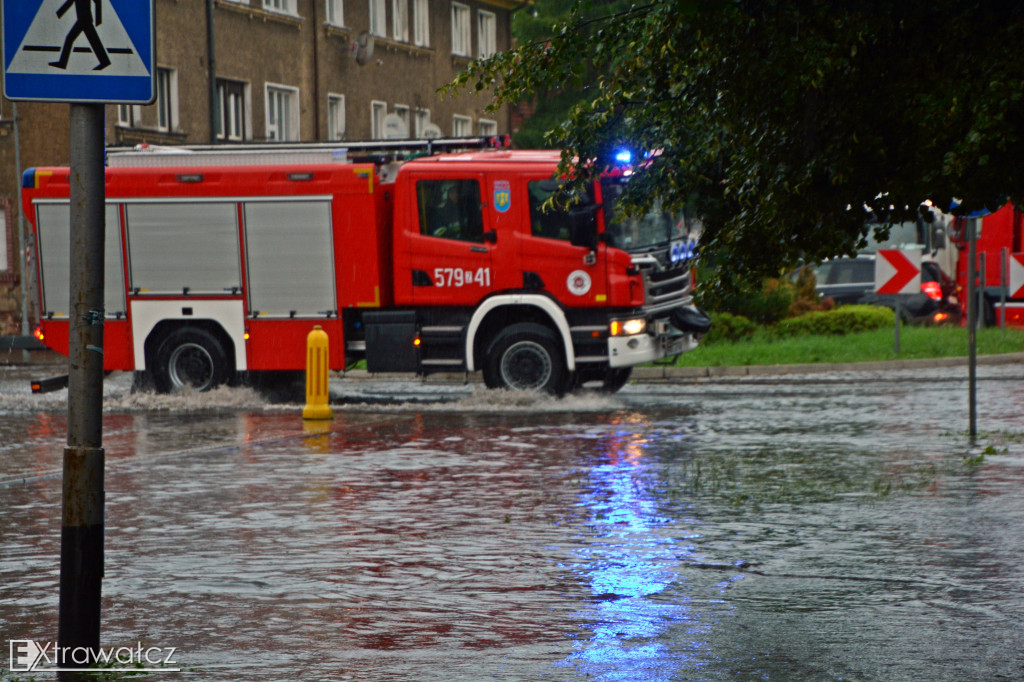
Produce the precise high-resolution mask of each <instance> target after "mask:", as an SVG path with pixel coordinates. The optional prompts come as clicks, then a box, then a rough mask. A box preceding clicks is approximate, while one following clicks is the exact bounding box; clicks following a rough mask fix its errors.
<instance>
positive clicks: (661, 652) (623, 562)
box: [560, 423, 710, 681]
mask: <svg viewBox="0 0 1024 682" xmlns="http://www.w3.org/2000/svg"><path fill="white" fill-rule="evenodd" d="M627 426H633V428H625V429H620V430H618V431H617V432H615V433H613V434H611V436H610V437H608V438H607V439H606V441H607V447H606V448H604V449H603V461H600V462H596V463H595V464H594V465H593V466H592V467H591V468H590V470H589V472H588V485H586V486H585V487H584V489H583V490H582V492H581V493H580V498H579V502H578V507H579V508H580V509H582V510H585V511H586V512H587V513H588V514H589V520H588V522H587V523H586V524H585V525H586V527H587V530H588V531H589V532H588V534H587V535H588V536H587V537H585V538H581V539H580V544H581V547H580V548H579V549H577V550H576V551H575V552H574V554H575V558H576V561H575V562H574V563H572V564H571V565H570V566H569V567H568V568H569V569H570V570H572V571H573V572H574V573H575V574H576V575H578V576H579V578H580V579H581V580H582V581H584V582H587V583H589V585H590V588H591V593H592V595H593V605H592V606H591V607H590V608H589V609H587V610H584V611H581V612H579V613H578V614H577V618H578V620H579V621H581V624H582V625H583V626H584V627H585V628H586V629H588V630H590V631H591V632H592V635H591V637H590V638H589V639H587V640H586V641H580V642H578V643H577V644H576V647H575V648H576V651H574V652H573V653H572V654H571V655H570V656H569V657H568V658H567V659H566V660H564V661H562V662H561V664H560V667H568V668H572V669H574V670H575V672H576V673H577V674H579V675H580V676H585V677H588V678H591V679H602V680H637V679H641V680H650V681H654V680H669V679H673V678H675V677H676V676H677V675H678V674H679V672H680V670H681V669H689V670H691V671H692V670H694V669H695V668H699V667H700V665H701V664H700V661H699V660H698V657H696V656H695V654H696V653H697V652H700V651H702V650H703V652H704V655H705V656H706V655H707V651H706V650H707V648H708V647H707V645H706V642H707V635H708V634H709V632H710V624H709V623H708V622H705V619H704V618H703V617H702V614H701V612H700V611H698V610H697V606H698V604H707V603H708V601H707V600H697V601H694V600H692V599H691V598H690V597H688V596H686V594H685V585H684V584H683V581H684V580H685V576H684V574H683V572H682V570H681V568H682V567H683V566H684V565H685V564H687V563H691V562H692V561H694V558H695V557H694V552H695V548H694V546H693V544H692V541H693V540H694V539H696V538H699V535H697V533H696V532H694V530H693V526H694V525H696V521H695V520H693V519H680V518H669V517H667V516H666V515H665V514H664V512H663V510H662V509H660V508H659V507H660V503H659V500H658V499H657V497H656V492H655V491H654V490H652V486H650V485H649V484H648V482H649V481H650V480H652V477H655V476H656V474H657V468H658V464H657V462H653V461H649V455H650V453H649V452H648V449H649V448H650V446H651V445H652V442H653V441H654V440H655V439H656V438H657V437H658V436H657V430H655V429H651V428H650V424H644V423H634V424H631V425H629V424H627ZM681 524H683V525H686V526H688V527H687V528H685V529H684V528H680V525H681ZM684 633H685V634H684ZM680 636H682V637H683V638H684V640H685V641H680V640H679V638H680Z"/></svg>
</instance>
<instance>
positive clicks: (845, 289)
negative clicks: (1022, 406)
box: [814, 254, 960, 325]
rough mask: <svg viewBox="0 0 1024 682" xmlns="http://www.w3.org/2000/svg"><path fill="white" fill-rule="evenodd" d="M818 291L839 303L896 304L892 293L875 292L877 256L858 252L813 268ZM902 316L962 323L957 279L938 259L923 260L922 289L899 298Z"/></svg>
mask: <svg viewBox="0 0 1024 682" xmlns="http://www.w3.org/2000/svg"><path fill="white" fill-rule="evenodd" d="M814 274H815V277H816V278H817V291H818V294H819V295H820V296H821V297H822V298H831V299H833V300H834V301H835V302H836V304H837V305H843V304H850V303H862V304H868V305H884V306H885V307H887V308H892V309H895V308H896V297H895V296H894V295H892V294H876V293H875V256H874V255H867V254H864V255H859V256H855V257H843V258H834V259H832V260H827V261H825V262H824V263H822V264H821V265H819V266H817V267H816V268H815V269H814ZM900 305H901V310H902V318H903V320H904V321H906V322H909V323H911V324H930V325H937V324H959V323H960V305H959V301H958V299H957V289H956V282H955V281H954V280H953V278H952V277H950V276H949V275H947V274H946V273H945V272H943V270H942V268H940V267H939V265H938V263H935V262H934V261H924V262H922V263H921V292H920V293H916V294H906V295H904V296H903V298H902V299H901V301H900Z"/></svg>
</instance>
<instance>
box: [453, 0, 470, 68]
mask: <svg viewBox="0 0 1024 682" xmlns="http://www.w3.org/2000/svg"><path fill="white" fill-rule="evenodd" d="M470 40H471V33H470V25H469V7H466V6H465V5H460V4H459V3H457V2H453V3H452V54H457V55H460V56H463V57H468V56H469V54H470Z"/></svg>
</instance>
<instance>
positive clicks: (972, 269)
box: [967, 218, 980, 438]
mask: <svg viewBox="0 0 1024 682" xmlns="http://www.w3.org/2000/svg"><path fill="white" fill-rule="evenodd" d="M978 220H980V219H979V218H967V404H968V411H969V413H970V415H969V419H968V421H969V430H970V434H971V438H974V437H975V436H977V435H978V405H977V401H978V391H977V381H978V345H977V342H978V329H977V327H978V297H977V295H976V294H975V289H976V287H975V282H974V279H975V277H977V263H976V262H975V259H976V257H977V256H976V254H977V250H978V248H977V238H976V236H977V232H978V226H977V222H978Z"/></svg>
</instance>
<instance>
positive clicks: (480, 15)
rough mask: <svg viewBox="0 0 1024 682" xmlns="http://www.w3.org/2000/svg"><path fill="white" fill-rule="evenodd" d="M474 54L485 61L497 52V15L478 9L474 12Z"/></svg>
mask: <svg viewBox="0 0 1024 682" xmlns="http://www.w3.org/2000/svg"><path fill="white" fill-rule="evenodd" d="M476 33H477V35H476V45H477V47H476V53H477V57H478V58H480V59H486V58H487V57H490V56H492V55H494V54H496V53H497V52H498V15H497V14H495V13H494V12H488V11H486V10H482V9H478V10H477V11H476Z"/></svg>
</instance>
